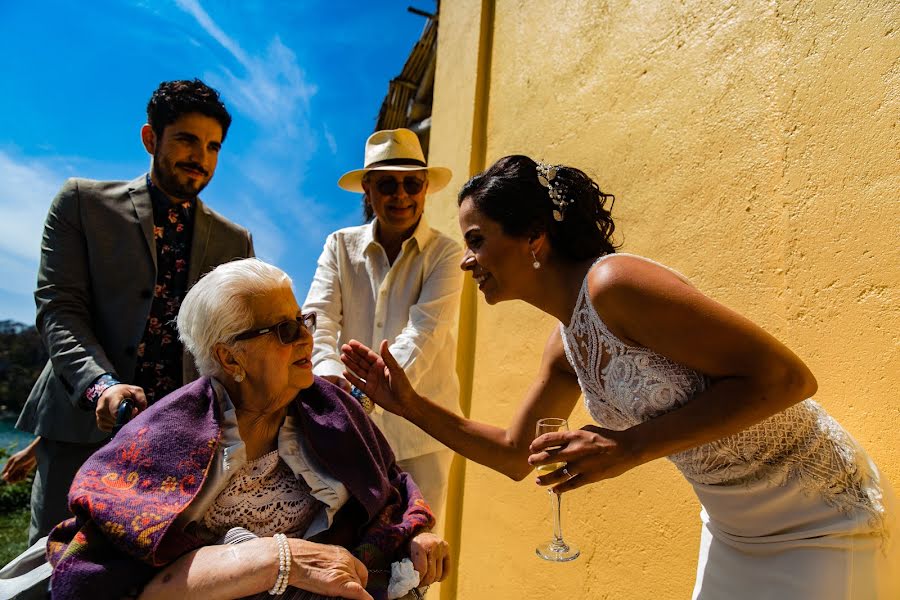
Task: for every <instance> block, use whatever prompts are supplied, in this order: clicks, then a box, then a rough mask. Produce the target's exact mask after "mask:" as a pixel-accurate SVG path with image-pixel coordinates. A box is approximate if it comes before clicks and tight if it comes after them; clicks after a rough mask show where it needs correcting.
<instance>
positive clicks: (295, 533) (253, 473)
mask: <svg viewBox="0 0 900 600" xmlns="http://www.w3.org/2000/svg"><path fill="white" fill-rule="evenodd" d="M322 506H323V505H322V503H321V502H319V501H318V500H316V499H315V498H314V497H313V496H312V494H310V491H309V486H308V485H307V484H306V482H305V481H304V480H303V478H302V477H296V476H295V475H294V474H293V473H292V472H291V469H290V468H289V467H288V466H287V465H286V464H285V463H284V461H283V460H281V458H280V457H279V456H278V451H277V450H273V451H272V452H269V453H268V454H265V455H263V456H261V457H259V458H257V459H256V460H252V461H248V462H247V463H246V464H245V465H244V466H243V467H241V468H240V469H239V470H238V471H237V472H236V473H235V474H234V475H232V477H231V479H230V480H229V481H228V484H227V485H226V486H225V489H223V490H222V491H221V492H220V493H219V495H218V496H217V497H216V499H215V501H214V502H213V503H212V505H211V506H210V507H209V510H208V511H207V512H206V515H205V516H204V517H203V525H204V526H205V527H206V528H207V529H208V530H209V531H210V532H212V533H214V534H217V535H222V534H224V533H225V532H226V531H228V530H229V529H231V528H232V527H243V528H245V529H247V530H249V531H251V532H253V533H255V534H256V535H258V536H261V537H264V536H272V535H275V534H276V533H284V534H286V535H287V536H288V537H302V536H303V534H304V533H305V532H306V530H307V528H308V527H309V525H310V523H312V520H313V518H314V517H315V516H316V513H317V512H318V511H319V510H321V508H322Z"/></svg>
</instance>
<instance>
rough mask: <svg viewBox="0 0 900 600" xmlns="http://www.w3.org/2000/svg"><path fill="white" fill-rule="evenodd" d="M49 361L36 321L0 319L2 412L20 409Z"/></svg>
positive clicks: (16, 411) (14, 411) (0, 401)
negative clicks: (34, 322)
mask: <svg viewBox="0 0 900 600" xmlns="http://www.w3.org/2000/svg"><path fill="white" fill-rule="evenodd" d="M46 362H47V351H46V350H45V349H44V344H43V343H42V342H41V336H40V335H38V332H37V330H36V329H35V328H34V326H33V325H25V324H23V323H18V322H16V321H0V412H8V413H18V412H19V411H20V410H21V409H22V405H23V404H25V398H27V397H28V392H30V391H31V386H33V385H34V382H35V381H36V380H37V378H38V375H40V374H41V369H43V368H44V364H45V363H46Z"/></svg>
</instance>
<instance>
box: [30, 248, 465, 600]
mask: <svg viewBox="0 0 900 600" xmlns="http://www.w3.org/2000/svg"><path fill="white" fill-rule="evenodd" d="M315 323H316V319H315V314H312V313H311V314H306V315H304V314H301V312H300V308H299V306H298V304H297V301H296V299H295V298H294V294H293V291H292V289H291V280H290V279H289V278H288V276H287V275H286V274H285V273H284V272H282V271H281V270H279V269H277V268H275V267H273V266H271V265H268V264H266V263H264V262H262V261H259V260H257V259H246V260H239V261H235V262H232V263H228V264H224V265H221V266H219V267H218V268H216V269H215V270H213V271H212V272H210V273H209V274H208V275H206V276H205V277H204V278H203V279H201V280H200V281H199V282H198V283H197V284H196V285H195V286H194V288H193V289H192V290H191V291H190V292H189V293H188V294H187V296H186V297H185V299H184V302H183V304H182V307H181V310H180V313H179V316H178V329H179V332H180V336H181V338H182V340H183V342H184V346H185V348H187V349H188V351H189V352H190V353H191V354H192V355H193V357H194V358H195V360H196V363H197V367H198V369H199V371H200V373H201V374H202V375H203V377H202V378H201V379H199V380H197V381H195V382H194V383H191V384H189V385H186V386H184V387H182V388H181V389H179V390H176V391H175V392H173V393H172V394H170V395H168V396H167V397H165V398H163V399H162V400H160V401H159V402H157V403H156V404H154V405H153V406H152V407H151V408H149V409H148V410H146V411H145V412H142V413H141V414H139V415H138V416H137V417H136V418H135V419H134V420H133V421H131V422H130V423H129V424H128V425H126V426H125V427H124V428H123V429H122V430H121V431H120V432H119V433H118V434H117V435H116V437H115V438H114V439H113V440H112V441H111V442H110V443H109V444H108V445H106V446H105V447H104V448H102V449H101V450H100V451H98V452H97V453H96V454H94V455H93V456H92V457H91V458H90V459H89V460H88V461H87V463H85V465H84V466H83V467H82V469H81V470H80V471H79V473H78V475H77V476H76V478H75V481H74V483H73V485H72V488H71V491H70V493H69V502H70V505H71V508H72V510H73V513H74V514H75V515H76V517H75V518H74V519H70V520H68V521H66V522H64V523H62V524H60V525H59V526H57V527H56V529H54V531H53V532H52V533H51V535H50V538H49V541H48V544H47V549H48V556H49V558H50V562H51V563H52V564H53V567H54V568H53V575H52V578H51V589H52V594H53V597H54V598H121V597H123V596H137V595H139V596H140V598H238V597H245V596H252V595H255V594H258V593H265V592H267V591H268V592H269V593H270V594H273V595H278V594H281V593H284V592H285V591H286V589H287V588H288V587H290V586H293V587H296V588H300V589H303V590H308V591H310V592H314V593H317V594H322V595H327V596H340V597H343V598H354V599H371V598H375V599H384V598H396V597H399V596H403V595H404V594H406V593H407V592H410V590H411V588H412V587H413V586H414V585H416V584H418V585H427V584H429V583H431V582H432V581H438V580H440V579H442V578H443V576H444V575H445V574H446V570H447V568H448V566H447V560H448V559H447V546H446V543H445V542H443V540H440V539H439V538H437V537H436V536H435V535H433V534H431V533H427V530H428V528H429V527H431V525H432V524H433V521H434V518H433V516H432V514H431V511H430V510H429V508H428V506H427V505H426V504H425V502H424V501H423V499H422V496H421V494H420V492H419V489H418V488H417V487H416V484H415V483H414V482H413V480H412V478H410V477H409V475H408V474H407V473H405V472H402V471H400V469H399V468H398V467H397V465H396V463H395V461H394V456H393V454H392V453H391V450H390V447H389V446H388V444H387V442H386V441H385V440H384V438H383V437H382V435H381V433H380V432H379V431H378V429H377V428H375V427H374V426H373V425H372V423H371V421H369V420H368V418H367V416H366V415H365V413H364V411H363V410H362V408H361V407H360V406H359V404H358V403H357V401H356V400H354V399H353V398H352V397H351V396H349V395H348V394H346V393H345V392H343V391H342V390H341V389H340V388H338V387H337V386H335V385H333V384H331V383H329V382H326V381H324V380H321V379H318V378H315V377H314V376H313V374H312V365H311V361H310V354H311V352H312V335H311V332H312V330H313V329H314V328H315ZM229 538H236V539H244V540H246V541H243V542H242V543H238V544H231V543H228V541H229ZM247 538H249V539H247ZM406 557H409V558H410V559H411V561H408V560H405V561H404V560H402V559H404V558H406ZM392 563H394V564H393V565H392ZM413 566H414V567H415V570H416V572H417V573H418V577H416V575H415V573H413V571H412V568H411V567H413ZM392 570H393V572H394V573H393V576H392V575H391V571H392ZM410 580H412V582H411V583H409V581H410ZM404 584H405V585H404ZM307 597H308V596H307Z"/></svg>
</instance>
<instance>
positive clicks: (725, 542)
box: [560, 255, 900, 600]
mask: <svg viewBox="0 0 900 600" xmlns="http://www.w3.org/2000/svg"><path fill="white" fill-rule="evenodd" d="M612 256H615V255H612ZM606 258H608V257H604V258H601V259H600V260H604V259H606ZM638 258H640V257H638ZM642 260H647V259H642ZM673 272H674V271H673ZM676 275H678V277H680V278H681V279H684V278H683V277H682V276H681V275H679V274H677V273H676ZM685 281H686V280H685ZM560 330H561V334H562V339H563V345H564V347H565V351H566V356H567V358H568V360H569V362H570V363H571V365H572V366H573V368H574V369H575V372H576V373H577V375H578V380H579V383H580V385H581V389H582V392H583V393H584V401H585V405H586V406H587V409H588V411H589V412H590V414H591V415H592V416H593V418H594V419H595V420H596V421H597V423H598V424H600V425H602V426H603V427H607V428H609V429H618V430H622V429H627V428H629V427H632V426H634V425H636V424H638V423H641V422H643V421H646V420H648V419H652V418H654V417H656V416H659V415H661V414H663V413H666V412H668V411H671V410H673V409H675V408H678V407H679V406H682V405H684V404H686V403H688V402H690V400H691V398H693V397H694V395H696V394H697V393H699V392H701V391H703V390H704V389H705V388H706V386H707V385H708V384H709V380H708V379H707V377H706V376H704V375H702V374H701V373H698V372H696V371H693V370H691V369H689V368H687V367H685V366H683V365H680V364H677V363H675V362H673V361H671V360H669V359H667V358H665V357H663V356H661V355H659V354H657V353H655V352H653V351H651V350H649V349H647V348H640V347H635V346H628V345H626V344H625V343H623V342H622V341H621V340H620V339H619V338H617V337H616V336H615V335H614V334H613V333H612V332H611V331H610V330H609V329H608V328H607V327H606V325H605V324H604V323H603V321H602V319H601V318H600V316H599V315H598V314H597V312H596V310H594V307H593V305H592V303H591V301H590V297H589V295H588V292H587V279H585V284H584V285H583V286H582V289H581V294H580V295H579V298H578V301H577V303H576V306H575V311H574V313H573V315H572V319H571V321H570V323H569V325H568V326H563V325H560ZM669 459H670V460H672V462H673V463H675V465H676V466H677V467H678V469H679V470H680V471H681V472H682V473H683V474H684V476H685V477H686V478H687V480H688V481H689V482H690V483H691V484H692V485H693V487H694V489H695V491H696V493H697V496H698V498H699V500H700V503H701V504H702V506H703V510H702V511H701V520H702V531H701V543H700V557H699V562H698V566H697V582H696V585H695V588H694V598H699V599H703V600H709V599H719V598H722V599H726V598H727V599H741V598H748V599H750V598H752V599H753V600H756V599H758V598H792V599H793V598H802V599H813V598H815V599H817V600H818V599H820V598H835V599H837V598H841V599H843V598H847V599H850V598H853V599H856V598H866V599H869V598H892V599H893V598H900V583H898V578H900V544H898V543H897V540H896V535H894V536H893V537H892V534H896V528H897V507H896V505H895V501H894V498H893V496H892V492H891V489H890V487H889V486H888V484H887V482H886V481H884V480H882V478H881V476H880V474H879V471H878V469H877V468H876V467H875V465H874V464H873V463H872V461H871V460H870V459H869V457H868V456H867V455H866V453H865V452H864V451H863V450H862V448H861V447H860V446H859V445H858V444H857V443H856V442H855V441H854V440H853V439H852V438H851V437H850V435H849V434H847V432H846V431H844V429H843V428H842V427H841V426H840V425H839V424H838V423H837V422H836V421H835V420H834V419H832V418H831V417H830V416H829V415H828V414H827V413H826V412H825V411H824V410H823V409H822V408H821V407H820V406H819V405H818V404H817V403H816V402H815V401H813V400H805V401H803V402H800V403H798V404H796V405H794V406H792V407H790V408H788V409H787V410H785V411H783V412H780V413H778V414H775V415H773V416H771V417H769V418H768V419H766V420H765V421H762V422H761V423H758V424H756V425H754V426H752V427H750V428H748V429H745V430H744V431H741V432H739V433H736V434H734V435H731V436H729V437H726V438H723V439H720V440H717V441H715V442H711V443H709V444H705V445H702V446H698V447H696V448H692V449H690V450H687V451H685V452H681V453H678V454H675V455H672V456H670V457H669Z"/></svg>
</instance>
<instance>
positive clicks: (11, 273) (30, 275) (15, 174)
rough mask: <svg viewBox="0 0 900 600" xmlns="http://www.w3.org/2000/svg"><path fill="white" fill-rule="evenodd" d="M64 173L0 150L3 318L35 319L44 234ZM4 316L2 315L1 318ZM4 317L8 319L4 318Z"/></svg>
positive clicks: (0, 257) (0, 258) (0, 285)
mask: <svg viewBox="0 0 900 600" xmlns="http://www.w3.org/2000/svg"><path fill="white" fill-rule="evenodd" d="M65 177H66V176H65V175H64V174H63V171H62V170H60V169H57V168H54V167H52V166H50V165H48V164H44V163H43V162H42V161H40V160H37V159H27V160H26V159H21V158H15V157H13V156H12V155H11V154H9V153H8V152H5V151H3V150H0V181H2V182H3V192H2V195H0V214H2V215H3V219H0V272H2V273H3V277H2V278H0V291H2V292H4V293H3V294H2V302H0V304H2V310H3V315H11V316H13V317H14V318H18V319H22V317H23V316H25V315H31V316H30V318H32V319H33V318H34V316H33V313H34V304H33V301H32V296H31V294H32V293H33V292H34V285H35V281H36V277H37V268H38V263H39V262H40V254H41V232H42V231H43V228H44V217H46V215H47V208H48V207H49V206H50V200H52V199H53V196H55V195H56V192H57V191H58V190H59V188H60V186H61V185H62V182H63V181H64V180H65ZM0 316H2V315H0ZM3 318H5V317H3Z"/></svg>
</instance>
